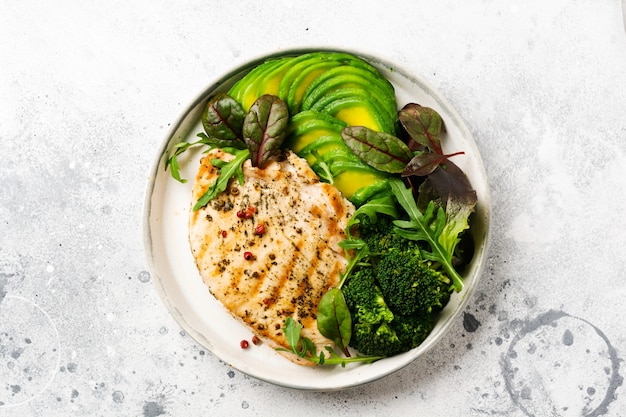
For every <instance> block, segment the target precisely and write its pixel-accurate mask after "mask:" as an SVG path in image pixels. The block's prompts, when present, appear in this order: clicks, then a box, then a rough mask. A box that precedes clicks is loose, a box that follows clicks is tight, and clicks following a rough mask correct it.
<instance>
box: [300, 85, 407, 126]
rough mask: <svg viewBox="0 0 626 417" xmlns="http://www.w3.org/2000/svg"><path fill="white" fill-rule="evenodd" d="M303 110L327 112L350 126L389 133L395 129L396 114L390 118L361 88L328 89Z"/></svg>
mask: <svg viewBox="0 0 626 417" xmlns="http://www.w3.org/2000/svg"><path fill="white" fill-rule="evenodd" d="M304 110H313V111H317V112H320V113H326V114H329V115H331V116H334V117H336V118H338V119H339V120H343V121H344V122H346V123H347V124H348V125H350V126H365V127H368V128H370V129H372V130H376V131H379V132H386V133H390V134H395V131H396V120H397V116H396V118H393V119H392V118H391V117H390V116H389V114H388V113H387V112H386V111H385V110H383V107H382V105H381V104H380V103H379V102H377V101H376V100H372V98H371V95H370V94H369V93H368V92H367V91H366V90H363V89H361V88H355V87H345V88H341V89H339V90H336V91H330V92H328V93H327V94H326V95H325V96H323V97H321V98H320V99H319V100H317V101H316V102H315V103H313V105H312V106H311V107H310V108H307V109H304Z"/></svg>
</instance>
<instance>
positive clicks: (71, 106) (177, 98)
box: [0, 0, 626, 417]
mask: <svg viewBox="0 0 626 417" xmlns="http://www.w3.org/2000/svg"><path fill="white" fill-rule="evenodd" d="M0 10H1V11H0V97H1V99H0V416H144V417H156V416H231V417H235V416H270V415H271V416H289V415H298V416H319V415H341V416H377V415H389V416H417V415H430V416H513V417H523V416H538V417H539V416H601V415H606V416H615V417H617V416H623V415H626V393H625V392H624V387H623V375H624V374H625V373H626V370H625V369H624V357H625V355H626V332H625V329H626V327H625V325H624V315H625V313H626V307H624V299H625V298H626V286H625V285H624V279H626V273H625V270H626V180H625V175H626V116H625V115H626V32H625V30H624V26H623V25H624V23H623V20H622V15H621V9H620V3H619V1H618V0H611V1H609V0H606V1H596V0H579V1H565V0H551V1H545V0H530V1H506V2H504V1H500V2H498V1H490V0H475V1H468V2H459V1H455V0H442V1H422V0H417V1H397V2H382V1H376V2H373V1H363V2H361V1H347V2H339V1H327V0H321V1H316V2H295V1H288V0H282V1H276V2H252V1H249V2H244V1H238V0H229V1H193V2H172V1H162V0H156V1H145V0H140V1H106V2H105V1H94V2H84V1H72V0H68V1H56V2H43V1H40V2H36V1H13V0H5V1H3V3H2V6H0ZM315 46H324V47H329V46H331V47H332V46H334V47H338V48H345V49H356V50H360V51H363V52H365V53H368V54H372V55H377V56H380V57H382V58H385V59H387V60H389V61H392V62H397V63H398V64H399V65H401V66H403V67H405V68H408V69H411V70H412V71H414V73H416V74H419V75H420V76H422V77H423V78H425V79H426V80H427V81H428V82H430V83H431V84H432V85H433V86H434V87H435V88H437V89H438V90H439V91H440V92H441V93H442V94H443V95H444V96H445V97H446V98H447V99H448V100H449V101H450V103H451V104H452V105H453V106H454V107H455V108H456V110H457V111H458V112H459V113H460V115H461V116H462V117H463V119H464V120H465V122H466V123H467V125H468V127H469V129H470V131H471V132H472V134H473V135H474V137H475V139H476V141H477V143H478V146H479V148H480V151H481V152H482V156H483V159H484V162H485V165H486V170H487V174H488V177H489V180H490V186H491V193H492V199H493V216H492V222H493V224H492V227H493V228H492V233H493V234H492V245H491V250H490V254H489V259H488V266H487V268H486V270H485V273H484V276H483V277H482V279H481V281H480V284H479V288H478V290H477V292H476V294H475V295H474V297H473V298H472V299H471V300H470V301H469V304H468V306H467V308H466V311H465V312H464V316H463V318H462V319H460V320H459V321H458V323H456V324H455V326H453V328H452V330H451V331H450V332H449V333H448V334H447V335H446V336H445V337H444V339H443V340H442V341H441V342H440V343H439V344H438V345H437V347H436V348H435V349H433V350H431V351H430V352H429V353H428V354H427V355H426V356H424V357H422V358H420V359H418V360H416V361H415V362H413V363H411V364H410V365H409V366H407V367H405V368H403V369H402V370H400V371H398V372H396V373H394V374H392V375H390V376H388V377H385V378H383V379H381V380H378V381H375V382H372V383H370V384H367V385H364V386H361V387H358V388H353V389H349V390H345V391H339V392H331V393H316V392H303V391H297V390H291V389H286V388H282V387H277V386H274V385H271V384H268V383H265V382H261V381H258V380H255V379H254V378H251V377H249V376H247V375H245V374H242V373H240V372H238V371H236V370H234V369H232V368H231V367H229V365H228V364H225V363H223V362H221V361H220V360H219V359H217V358H215V357H214V356H212V355H211V354H210V353H209V352H207V351H206V350H205V349H204V348H203V347H202V346H200V345H198V344H197V343H196V342H194V341H193V340H192V339H191V338H190V337H189V336H187V335H186V334H185V333H184V332H182V331H181V329H180V327H179V326H178V324H177V323H176V322H175V321H174V320H173V319H172V317H171V316H170V313H169V312H168V310H167V309H166V307H165V306H164V304H163V303H162V301H161V299H160V298H159V296H158V294H157V292H156V290H155V288H154V286H153V282H152V281H153V280H152V279H151V276H150V273H149V272H148V270H147V265H146V260H145V257H144V251H143V247H142V245H143V235H142V233H143V230H142V216H143V212H142V209H143V207H142V204H143V195H144V189H145V186H146V182H147V180H148V172H149V169H150V167H151V165H152V162H153V160H154V158H155V157H156V152H157V150H158V148H159V146H160V144H161V143H162V141H163V140H164V138H165V135H166V133H167V131H168V128H169V125H170V124H171V123H172V122H173V121H174V120H175V119H176V118H177V117H178V116H179V114H180V113H181V112H182V111H183V109H184V108H185V107H186V106H187V104H188V103H189V102H190V101H191V100H192V99H193V98H194V97H195V96H196V94H198V93H199V92H200V91H202V90H203V89H204V88H205V87H206V86H207V85H208V84H209V83H210V82H211V81H212V79H213V78H215V77H216V76H219V75H222V74H223V73H225V72H226V71H227V70H228V69H230V68H232V67H234V66H238V65H241V64H243V63H244V62H245V61H247V60H248V59H250V58H254V57H257V56H259V55H262V54H265V53H271V52H275V51H280V50H284V49H291V48H297V47H315Z"/></svg>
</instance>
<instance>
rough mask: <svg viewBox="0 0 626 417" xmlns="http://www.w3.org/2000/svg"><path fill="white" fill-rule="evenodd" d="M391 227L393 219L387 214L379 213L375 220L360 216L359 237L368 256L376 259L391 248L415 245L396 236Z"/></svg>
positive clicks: (392, 226)
mask: <svg viewBox="0 0 626 417" xmlns="http://www.w3.org/2000/svg"><path fill="white" fill-rule="evenodd" d="M393 229H394V224H393V219H392V218H391V217H389V216H384V215H380V216H378V218H377V219H375V220H372V219H371V218H369V217H367V216H361V218H360V221H359V226H358V230H359V238H360V239H362V240H363V241H364V242H365V244H366V245H367V248H368V250H369V255H370V257H373V258H375V259H377V258H378V256H380V255H382V254H384V253H385V252H387V251H388V250H389V249H391V248H407V247H414V246H415V245H416V242H415V241H412V240H408V239H405V238H403V237H400V236H398V235H397V234H396V233H394V232H393ZM375 259H374V260H375Z"/></svg>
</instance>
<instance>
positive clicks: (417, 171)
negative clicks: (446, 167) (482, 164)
mask: <svg viewBox="0 0 626 417" xmlns="http://www.w3.org/2000/svg"><path fill="white" fill-rule="evenodd" d="M463 153H464V152H456V153H453V154H450V155H441V154H438V153H433V152H422V153H420V154H418V155H415V156H414V157H413V159H411V161H409V163H408V164H406V166H405V167H404V170H403V171H402V176H403V177H409V176H412V175H416V176H418V177H423V176H426V175H429V174H431V173H432V172H433V171H435V170H436V169H437V167H439V166H440V165H441V164H444V163H446V161H447V160H448V158H451V157H453V156H455V155H462V154H463Z"/></svg>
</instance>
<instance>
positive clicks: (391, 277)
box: [375, 248, 451, 315]
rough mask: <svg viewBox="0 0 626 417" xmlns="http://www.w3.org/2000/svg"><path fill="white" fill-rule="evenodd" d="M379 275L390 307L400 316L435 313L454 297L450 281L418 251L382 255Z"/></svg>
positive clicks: (389, 251)
mask: <svg viewBox="0 0 626 417" xmlns="http://www.w3.org/2000/svg"><path fill="white" fill-rule="evenodd" d="M375 274H376V278H377V279H378V282H379V283H380V288H381V290H382V293H383V297H384V298H385V300H386V301H387V305H388V306H389V308H390V309H391V311H393V312H394V313H397V314H400V315H411V314H424V313H431V312H433V311H436V310H438V309H439V308H441V307H442V306H444V305H445V303H446V302H447V300H448V298H449V296H450V292H451V283H450V279H449V278H448V277H447V276H446V275H444V274H442V273H441V272H439V271H436V270H434V269H433V268H431V267H430V265H429V263H428V262H427V261H425V260H423V259H421V257H420V256H419V252H416V251H412V250H401V249H397V248H394V249H390V250H388V251H387V252H386V253H384V254H383V255H381V257H380V259H379V261H378V264H377V265H376V267H375Z"/></svg>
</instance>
